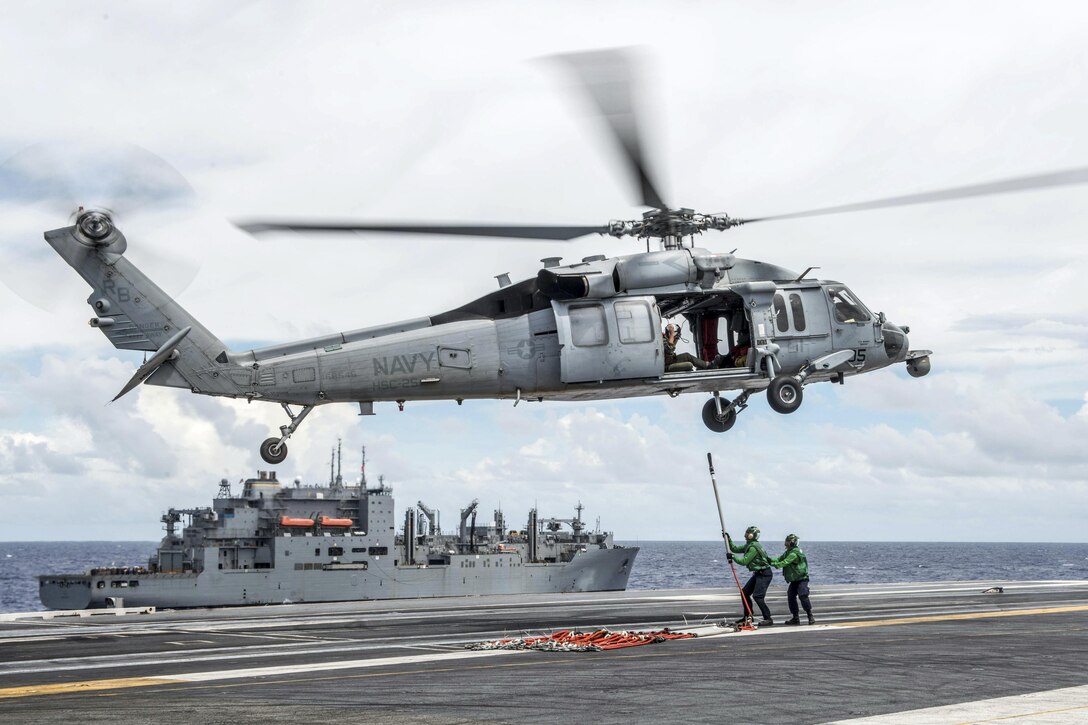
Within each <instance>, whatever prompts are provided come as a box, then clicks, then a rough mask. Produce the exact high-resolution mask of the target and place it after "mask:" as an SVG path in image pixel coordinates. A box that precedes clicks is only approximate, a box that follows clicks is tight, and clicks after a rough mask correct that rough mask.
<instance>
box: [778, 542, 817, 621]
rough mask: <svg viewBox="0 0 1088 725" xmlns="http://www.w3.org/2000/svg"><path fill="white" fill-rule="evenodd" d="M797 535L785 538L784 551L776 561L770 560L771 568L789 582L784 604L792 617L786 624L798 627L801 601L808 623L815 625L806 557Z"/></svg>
mask: <svg viewBox="0 0 1088 725" xmlns="http://www.w3.org/2000/svg"><path fill="white" fill-rule="evenodd" d="M798 541H799V540H798V538H797V534H790V535H789V536H787V537H786V550H785V551H784V552H782V556H780V557H778V558H777V559H771V566H773V567H776V568H778V569H781V570H782V576H783V577H785V579H786V581H787V582H789V588H788V589H787V590H786V603H787V604H789V607H790V614H792V615H793V617H792V618H791V619H789V620H787V621H786V624H793V625H798V624H800V623H801V617H800V612H798V610H797V600H798V599H800V600H801V606H802V607H804V610H805V614H807V615H808V623H809V624H816V619H815V618H814V617H813V616H812V604H811V603H810V602H809V600H808V557H806V556H805V552H803V551H801V547H800V546H798V545H797V544H798Z"/></svg>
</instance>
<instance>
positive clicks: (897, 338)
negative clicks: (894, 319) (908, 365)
mask: <svg viewBox="0 0 1088 725" xmlns="http://www.w3.org/2000/svg"><path fill="white" fill-rule="evenodd" d="M908 329H910V328H906V327H899V326H898V325H894V324H892V323H891V322H885V323H884V325H883V328H882V331H883V334H884V352H885V353H887V355H888V360H889V361H891V362H901V361H903V360H906V359H907V352H908V351H909V350H910V347H909V346H908V345H907V343H908V342H909V341H908V340H907V330H908Z"/></svg>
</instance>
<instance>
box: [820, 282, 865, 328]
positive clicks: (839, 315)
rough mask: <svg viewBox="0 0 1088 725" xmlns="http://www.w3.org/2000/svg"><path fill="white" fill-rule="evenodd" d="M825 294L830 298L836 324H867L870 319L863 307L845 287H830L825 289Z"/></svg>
mask: <svg viewBox="0 0 1088 725" xmlns="http://www.w3.org/2000/svg"><path fill="white" fill-rule="evenodd" d="M827 294H828V296H829V297H830V298H831V306H832V307H833V308H834V309H835V320H836V321H837V322H868V321H869V320H871V319H872V316H871V315H870V314H869V311H868V310H866V309H865V305H863V304H861V302H860V301H859V300H858V299H857V298H856V297H854V293H853V292H851V291H850V290H848V289H846V287H845V286H843V285H841V284H839V285H832V286H830V287H828V288H827Z"/></svg>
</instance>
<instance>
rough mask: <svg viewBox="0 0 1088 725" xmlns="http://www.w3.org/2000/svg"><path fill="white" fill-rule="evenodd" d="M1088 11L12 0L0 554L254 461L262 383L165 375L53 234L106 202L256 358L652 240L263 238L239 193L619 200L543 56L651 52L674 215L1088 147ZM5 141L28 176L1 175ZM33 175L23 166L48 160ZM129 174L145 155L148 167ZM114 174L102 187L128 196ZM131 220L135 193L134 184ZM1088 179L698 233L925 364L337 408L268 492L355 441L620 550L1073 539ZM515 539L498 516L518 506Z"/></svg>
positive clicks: (1013, 163) (349, 451)
mask: <svg viewBox="0 0 1088 725" xmlns="http://www.w3.org/2000/svg"><path fill="white" fill-rule="evenodd" d="M1085 38H1088V7H1086V6H1085V5H1084V4H1083V3H1075V2H1037V3H1032V4H1031V5H1030V6H1026V5H1024V4H1023V3H1013V2H960V3H947V2H925V1H922V2H914V3H897V4H890V3H879V4H874V3H863V2H827V3H819V4H812V3H800V2H783V3H776V4H774V5H773V6H767V5H766V4H763V5H758V6H757V5H753V4H751V3H740V2H696V1H687V2H627V3H611V2H600V3H578V2H552V3H534V4H515V3H500V2H461V3H454V4H451V3H440V2H418V3H408V4H406V3H393V2H373V3H352V2H327V3H314V2H302V3H290V4H289V3H259V2H257V3H234V4H230V5H229V6H223V5H222V3H212V2H193V3H162V2H155V3H111V2H78V3H75V2H72V3H64V2H53V3H38V2H26V3H19V2H12V3H7V4H6V5H5V22H4V23H3V24H0V67H3V68H5V69H6V71H5V73H4V74H3V76H2V77H0V93H2V97H3V98H4V99H5V103H4V106H3V110H2V112H0V220H2V221H0V282H2V283H3V284H0V306H2V309H4V311H5V314H4V323H5V328H6V331H5V334H3V335H2V336H0V540H8V541H19V540H89V539H103V540H153V539H158V538H159V537H160V536H161V535H162V525H161V523H160V522H159V516H160V515H161V514H162V513H163V512H164V511H165V510H166V509H167V508H168V507H171V506H174V507H192V506H201V505H209V504H210V500H211V498H212V497H213V496H214V494H215V493H216V490H217V488H218V481H219V480H220V479H221V478H227V479H228V480H230V481H231V482H233V483H235V484H236V482H237V481H239V480H240V479H242V478H244V477H247V476H251V475H254V473H255V472H256V471H257V470H258V469H265V468H268V466H266V465H264V464H263V463H262V462H261V461H260V459H259V456H258V454H257V446H258V445H259V443H260V442H261V441H262V440H263V439H264V438H266V437H267V436H268V435H270V434H271V433H272V432H274V431H275V430H276V429H277V428H278V426H279V425H281V424H282V423H284V422H286V421H285V417H284V415H283V413H282V411H281V410H280V408H279V407H278V406H277V405H262V404H247V403H245V402H244V401H231V400H218V399H212V398H208V397H202V396H195V395H192V394H190V393H187V392H185V391H182V390H175V389H168V388H155V387H151V386H144V387H141V388H139V389H137V390H136V391H134V392H132V393H130V394H129V395H127V396H126V397H124V398H122V399H121V400H119V401H117V402H115V403H112V404H109V401H110V399H111V398H112V397H113V396H114V395H115V394H116V392H117V391H118V390H119V389H120V388H121V386H122V385H123V384H124V383H125V382H126V381H127V380H128V379H129V377H130V376H131V375H132V373H133V372H134V370H135V368H136V367H137V366H138V364H139V363H140V361H141V356H140V354H139V353H136V352H125V351H118V350H115V349H114V348H113V347H112V346H111V345H110V344H109V343H108V341H107V340H106V339H105V338H104V337H103V336H102V335H101V334H100V333H99V332H98V331H96V330H93V329H91V328H89V327H88V326H87V324H86V321H87V319H88V318H89V317H91V316H92V315H91V308H90V307H89V306H87V304H86V298H87V294H88V293H89V289H88V287H87V286H86V285H85V283H83V281H82V280H81V279H79V278H78V276H77V275H76V274H75V273H74V272H73V271H72V270H71V269H70V268H68V267H67V265H65V264H64V262H63V261H62V260H60V259H59V258H58V257H56V256H55V255H54V254H53V252H52V251H51V250H50V249H49V248H48V246H47V245H46V243H45V242H44V240H43V239H42V236H41V234H42V232H43V231H45V230H47V229H53V228H57V227H61V226H65V225H67V224H68V219H69V215H70V214H71V212H72V211H73V210H74V207H75V206H76V205H78V204H79V203H88V202H90V203H105V204H107V205H111V208H113V209H114V210H115V211H116V212H117V219H118V223H119V225H120V226H121V228H122V230H123V231H124V232H125V234H126V236H127V237H128V241H129V250H128V252H127V253H126V254H127V256H128V257H129V258H130V259H131V260H132V261H133V262H134V263H136V264H137V265H138V266H140V267H141V268H142V269H144V270H145V271H146V272H147V273H148V274H149V275H150V276H151V277H152V278H153V279H155V280H157V281H160V282H161V284H162V285H163V286H164V287H165V288H166V289H167V290H168V291H170V292H172V293H176V294H177V295H178V299H179V301H180V302H181V304H182V305H184V306H185V307H186V309H188V310H189V312H191V313H192V314H193V315H194V316H195V317H196V318H197V319H199V320H200V321H201V322H202V323H203V324H204V325H205V326H207V327H208V328H209V329H211V330H212V331H213V332H215V333H216V334H217V335H218V336H219V337H220V338H221V339H223V340H225V341H227V342H228V344H231V345H232V347H235V348H246V347H250V346H253V345H259V344H272V343H276V342H284V341H289V340H293V339H298V338H302V337H310V336H314V335H319V334H324V333H330V332H336V331H339V330H348V329H356V328H361V327H366V326H370V325H377V324H381V323H385V322H391V321H395V320H400V319H409V318H413V317H419V316H423V315H430V314H435V313H438V312H441V311H444V310H446V309H450V308H453V307H457V306H459V305H461V304H463V303H464V302H466V301H468V300H470V299H474V298H476V297H479V296H480V295H483V294H485V293H487V292H489V291H490V290H491V289H494V288H495V287H496V282H495V279H494V276H495V275H498V274H501V273H504V272H508V273H510V274H511V276H512V277H513V278H514V279H515V280H517V279H524V278H527V277H530V276H532V275H535V273H536V271H537V270H538V269H539V268H540V262H539V261H538V260H540V259H541V258H543V257H547V256H553V255H562V256H563V257H565V258H566V259H567V260H577V259H580V258H581V257H583V256H587V255H590V254H597V253H600V254H608V255H616V254H625V253H631V252H634V251H638V249H637V247H633V246H632V243H631V242H630V241H623V240H616V239H604V238H600V237H588V238H584V239H581V240H579V241H577V242H575V243H572V244H557V243H554V242H525V241H518V242H511V241H494V240H475V239H471V238H465V239H460V238H452V239H446V238H441V237H433V238H420V237H415V236H397V237H391V236H381V235H348V236H345V237H330V236H306V235H297V234H287V235H275V236H271V237H265V238H262V239H254V238H252V237H249V236H247V235H246V234H244V233H243V232H240V231H239V230H237V229H236V228H234V227H233V226H232V225H231V224H230V220H232V219H239V218H260V217H262V216H266V217H267V216H274V215H279V216H300V217H319V218H325V217H328V218H367V219H377V220H396V219H402V220H413V221H414V220H423V221H432V220H433V221H486V222H508V223H535V222H539V223H557V224H603V223H605V222H607V221H608V220H609V219H635V218H638V217H639V216H640V215H641V212H642V211H643V209H642V208H641V207H638V206H637V205H636V203H637V202H636V200H635V193H634V188H633V184H632V182H631V180H630V179H629V178H628V177H627V176H626V175H625V174H624V172H623V167H622V165H621V163H620V159H619V158H618V156H617V153H616V150H615V148H614V146H613V145H612V142H611V141H610V140H609V139H608V138H607V137H606V135H605V134H604V133H603V128H602V124H601V123H600V120H599V119H598V118H595V117H594V115H593V113H592V110H591V109H590V108H589V107H588V105H587V104H586V103H585V101H584V99H583V98H581V97H580V96H579V95H578V94H577V93H576V89H574V88H572V87H571V81H570V79H569V77H568V76H566V75H564V74H563V73H562V72H560V71H559V70H558V69H557V65H556V64H555V63H554V62H549V61H548V60H547V57H548V56H552V55H555V54H560V53H567V52H577V51H583V50H591V49H600V48H614V47H627V48H631V49H632V50H631V51H630V52H631V53H632V54H633V55H634V57H635V58H636V61H637V63H636V69H637V72H638V76H639V78H640V85H639V89H640V92H639V95H638V97H637V107H638V110H639V112H640V114H641V118H642V122H643V123H642V131H643V133H644V136H645V141H646V146H647V155H648V157H649V163H650V165H651V166H652V168H653V170H654V172H655V174H656V176H657V178H658V180H659V181H658V183H659V186H660V188H661V190H662V192H663V194H664V196H665V197H666V200H667V201H669V202H670V203H671V204H673V205H675V206H685V207H690V208H694V209H697V210H699V211H702V212H706V213H718V212H727V213H729V214H731V215H733V216H741V217H746V216H747V217H752V216H763V215H768V214H776V213H785V212H791V211H799V210H804V209H810V208H817V207H821V206H826V205H832V204H840V203H849V202H854V201H863V200H867V199H872V198H880V197H885V196H892V195H897V194H906V193H914V192H918V191H925V190H930V189H940V188H946V187H952V186H957V185H961V184H971V183H979V182H985V181H992V180H998V179H1004V178H1008V177H1013V176H1018V175H1028V174H1036V173H1043V172H1048V171H1052V170H1058V169H1066V168H1073V167H1084V166H1088V134H1086V133H1085V129H1086V128H1088V43H1086V42H1085ZM3 159H7V161H6V162H4V161H2V160H3ZM28 168H29V169H33V170H34V172H35V173H33V174H30V175H29V176H28V174H27V169H28ZM133 168H139V169H142V170H143V172H142V173H140V174H136V175H135V176H131V174H132V169H133ZM109 193H113V194H115V196H116V197H118V198H114V199H108V198H105V197H107V196H108V195H109ZM113 205H115V206H113ZM1086 235H1088V186H1081V187H1069V188H1064V189H1056V190H1048V191H1038V192H1029V193H1021V194H1013V195H1004V196H992V197H987V198H981V199H970V200H963V201H957V202H950V203H941V204H932V205H927V206H914V207H907V208H901V209H889V210H882V211H872V212H864V213H857V214H851V215H843V216H829V217H817V218H810V219H799V220H791V221H782V222H777V223H773V224H772V223H767V224H762V225H753V226H751V227H743V228H740V229H737V230H731V231H729V232H726V233H711V234H707V235H705V236H704V237H703V238H701V239H700V240H699V244H700V246H704V247H707V248H710V249H713V250H717V251H723V252H727V251H731V250H733V249H734V248H736V250H737V251H736V254H737V255H738V256H741V257H746V258H755V259H761V260H765V261H768V262H773V263H775V264H779V265H781V266H784V267H787V268H791V269H804V268H806V267H809V266H818V267H819V268H820V269H819V271H818V274H819V275H820V276H821V277H822V278H825V279H835V280H839V281H842V282H845V283H846V284H848V285H850V287H851V288H852V289H853V290H854V291H855V292H856V293H857V295H858V296H859V297H860V298H861V299H862V300H863V301H864V302H865V303H866V304H867V305H868V306H869V307H870V308H871V309H873V310H875V311H884V312H885V313H886V314H887V316H888V318H889V319H890V320H892V321H893V322H896V323H898V324H905V325H909V326H910V328H911V335H910V340H911V346H912V347H913V348H916V349H918V348H923V349H931V350H933V351H934V354H933V357H932V363H933V372H932V373H931V374H930V375H928V376H927V377H925V378H921V379H913V378H910V377H909V376H908V375H907V374H906V372H905V370H904V369H903V367H902V366H896V367H895V368H889V369H886V370H883V371H879V372H876V373H874V374H872V375H865V376H860V377H856V378H852V379H850V380H849V381H848V383H847V385H845V386H831V385H813V386H810V387H808V388H806V390H805V400H804V404H803V405H802V407H801V408H800V410H798V411H797V412H796V413H794V414H792V415H789V416H782V415H778V414H776V413H774V412H773V411H771V410H770V408H769V407H768V406H767V405H766V401H765V400H764V399H763V396H753V398H752V400H751V401H750V403H749V408H748V409H747V410H746V411H744V412H743V413H742V414H741V416H740V418H739V419H738V422H737V424H736V426H735V427H734V428H733V429H732V430H731V431H729V432H728V433H726V434H715V433H711V432H710V431H708V430H707V429H706V428H705V427H704V426H703V424H702V422H701V419H700V417H699V410H700V408H701V406H702V404H703V402H704V400H703V398H702V397H701V396H699V395H687V396H681V397H679V398H677V399H675V400H671V399H650V398H644V399H640V400H625V401H615V402H609V401H605V402H597V403H543V404H536V403H523V404H521V405H519V406H518V407H517V408H514V407H513V406H512V404H511V402H509V401H506V402H502V401H467V402H466V403H465V404H464V405H463V406H460V407H458V406H457V405H456V404H455V403H453V402H435V403H410V404H409V405H407V406H406V409H405V410H404V411H403V412H398V411H397V408H396V406H395V405H394V404H392V403H389V404H378V405H377V406H376V412H377V415H376V416H375V417H365V418H362V417H358V416H357V415H356V412H357V410H356V409H355V408H353V407H352V406H350V405H339V406H337V405H330V406H325V407H322V408H318V409H317V410H315V411H314V413H313V414H312V415H311V416H310V417H309V418H308V419H307V421H306V423H305V424H304V425H303V426H302V428H301V429H300V431H299V433H297V434H296V435H295V436H294V437H293V438H292V439H291V441H290V443H289V448H290V455H289V457H288V459H287V461H286V462H285V463H284V464H282V465H281V466H279V467H278V468H277V472H278V474H279V477H280V478H281V479H292V478H294V477H296V476H301V477H302V478H303V479H304V480H305V481H306V482H308V483H318V482H321V481H324V480H327V479H328V470H329V456H330V451H331V449H332V448H333V447H334V446H335V445H336V442H337V439H338V438H340V439H342V440H343V446H344V451H345V453H344V469H345V474H346V475H347V476H348V477H349V478H353V477H354V476H355V475H356V473H357V471H358V466H359V448H360V447H361V446H363V445H365V446H367V455H368V461H369V462H368V465H367V472H368V475H369V477H370V480H371V481H372V482H373V481H375V479H376V477H377V476H378V475H379V474H381V475H383V476H384V478H385V482H386V483H387V484H388V485H391V486H392V487H393V490H394V494H395V495H396V497H397V503H398V516H400V512H402V511H403V510H404V509H403V507H404V506H406V505H412V504H414V503H415V502H416V501H423V502H425V503H427V504H428V505H429V506H431V507H435V508H438V509H440V510H441V512H442V518H443V522H444V524H445V525H446V527H447V528H449V527H451V526H452V525H453V524H454V523H455V522H456V521H457V515H458V514H457V512H458V509H459V508H460V507H463V506H465V505H467V504H468V503H469V502H470V501H471V500H472V499H474V498H478V499H479V500H480V510H481V511H484V512H488V513H489V512H490V511H492V510H493V509H495V508H499V507H501V508H502V509H503V510H504V511H505V512H506V518H507V521H508V522H517V521H520V520H522V519H524V517H525V516H526V515H527V512H528V510H529V509H530V508H531V507H533V506H537V507H539V509H540V511H541V514H542V515H544V516H557V517H569V516H572V515H573V508H574V506H575V505H576V504H577V503H578V502H579V501H581V502H582V503H583V504H585V506H586V510H585V514H584V515H585V516H586V517H587V518H588V520H589V521H590V522H591V523H593V524H596V521H597V519H598V518H599V520H600V524H601V526H602V527H603V528H605V529H609V530H613V531H614V532H615V535H616V538H617V539H621V540H673V539H677V540H679V539H693V540H709V539H713V538H715V537H717V536H718V535H719V531H720V526H719V524H718V517H717V514H716V513H715V512H714V510H713V507H714V504H713V493H712V490H711V487H710V481H709V477H708V474H707V470H706V453H707V452H712V453H713V455H714V457H715V461H716V464H717V468H718V484H719V486H720V487H721V490H722V496H723V505H724V510H725V517H726V524H727V527H728V528H730V529H732V530H734V531H741V530H743V529H744V528H745V527H746V526H748V525H749V524H757V525H758V526H759V527H760V528H761V529H762V531H763V532H764V539H765V540H768V541H774V540H779V541H780V540H781V538H782V537H783V536H784V535H785V534H787V533H790V532H793V533H797V534H798V535H799V536H800V537H801V539H802V540H805V539H811V540H825V541H826V540H883V541H887V540H892V541H896V540H903V541H908V540H909V541H925V540H939V541H1005V540H1014V541H1025V542H1030V541H1040V540H1041V541H1070V542H1083V541H1086V540H1088V524H1086V522H1088V483H1086V481H1088V453H1086V452H1085V451H1086V449H1085V441H1086V440H1088V374H1086V372H1085V371H1086V370H1088V291H1086V289H1085V282H1084V280H1085V279H1088V255H1086V254H1085V251H1084V250H1085V237H1086ZM511 525H513V524H511Z"/></svg>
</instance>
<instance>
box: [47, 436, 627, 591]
mask: <svg viewBox="0 0 1088 725" xmlns="http://www.w3.org/2000/svg"><path fill="white" fill-rule="evenodd" d="M364 456H365V453H364ZM334 460H336V461H337V466H336V467H337V469H338V468H339V465H338V456H337V457H336V459H334ZM478 509H479V503H478V501H476V500H473V501H472V502H471V503H470V504H469V505H468V506H467V507H465V508H464V509H462V510H461V511H460V521H459V524H458V527H457V531H456V532H454V533H443V532H442V531H441V527H440V520H439V512H437V511H435V510H434V509H432V508H430V507H428V506H427V505H426V504H424V503H423V502H422V501H421V502H419V503H418V504H417V505H416V506H414V507H410V508H408V509H407V510H406V511H405V513H404V514H403V518H401V519H400V522H399V523H400V533H399V534H398V533H397V528H398V520H397V518H396V516H395V509H394V500H393V492H392V489H391V488H390V487H389V486H386V485H385V483H384V481H379V483H378V485H377V486H373V487H372V486H369V485H368V484H367V482H366V477H365V467H364V475H363V477H362V478H361V480H360V481H359V482H358V483H354V484H351V485H345V484H344V482H343V479H342V477H341V476H340V474H339V471H338V470H337V471H336V472H335V473H332V472H330V480H329V482H328V483H326V484H320V485H303V484H302V482H301V481H300V480H298V479H296V480H295V481H294V482H293V483H288V484H284V483H283V482H281V481H280V480H278V478H277V476H276V472H275V471H260V472H258V474H257V477H256V478H250V479H247V480H245V481H243V482H242V486H241V491H239V492H237V494H236V493H234V492H232V490H231V486H230V484H229V483H228V482H227V481H226V480H225V479H224V480H223V481H221V482H220V486H219V493H218V495H217V496H216V498H215V499H214V500H213V502H212V505H211V506H210V507H201V508H190V509H174V508H171V509H169V510H168V511H167V512H166V513H165V514H163V516H162V521H163V524H164V526H165V529H166V535H165V536H164V537H163V539H162V541H161V542H160V544H159V546H158V549H157V550H156V551H155V553H154V554H153V555H152V556H151V558H150V560H149V562H148V565H147V566H146V567H123V568H118V567H111V568H98V569H92V570H90V571H89V572H87V573H85V574H79V575H43V576H40V577H39V578H38V579H39V592H40V597H41V601H42V603H43V604H44V605H45V606H47V607H50V608H53V609H83V608H97V607H107V606H157V607H207V606H229V605H244V604H281V603H284V602H304V601H305V602H328V601H349V600H361V599H396V598H406V597H440V596H464V595H482V594H523V593H544V592H586V591H609V590H622V589H625V588H626V587H627V580H628V577H629V575H630V572H631V566H632V565H633V564H634V560H635V556H636V555H637V553H638V548H637V547H624V546H616V545H615V544H614V543H613V541H612V534H611V533H610V532H602V531H600V530H599V526H598V527H597V530H594V531H589V530H588V526H587V525H586V524H585V522H584V521H583V520H582V506H581V504H579V505H578V507H577V509H576V515H575V516H574V518H571V519H555V518H543V517H539V516H538V515H537V512H536V510H535V509H533V510H531V511H530V512H529V515H528V518H527V521H526V523H525V525H524V528H520V527H519V529H516V530H508V529H507V528H506V518H505V516H504V514H503V512H502V511H500V510H496V511H494V514H493V516H492V518H491V520H489V521H487V522H486V523H480V522H478V520H477V519H478V515H479V510H478ZM182 524H184V525H183V526H182ZM179 526H181V530H180V533H179V531H178V529H179Z"/></svg>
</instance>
